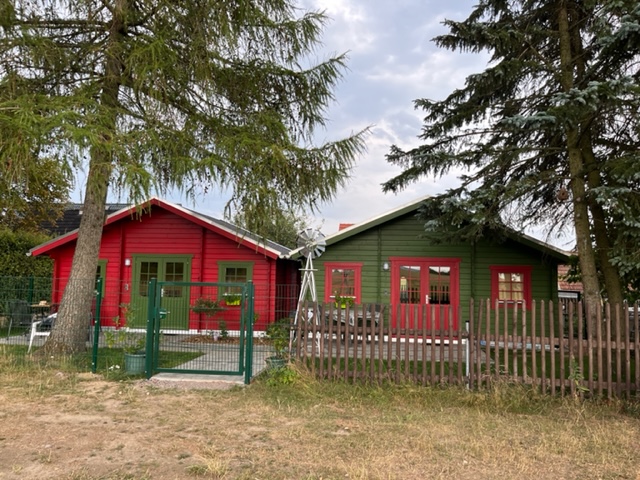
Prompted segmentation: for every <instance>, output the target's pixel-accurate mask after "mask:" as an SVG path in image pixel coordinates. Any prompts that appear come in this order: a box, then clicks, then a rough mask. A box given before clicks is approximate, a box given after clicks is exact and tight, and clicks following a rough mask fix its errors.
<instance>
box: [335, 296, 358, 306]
mask: <svg viewBox="0 0 640 480" xmlns="http://www.w3.org/2000/svg"><path fill="white" fill-rule="evenodd" d="M333 299H334V301H335V302H336V307H340V308H347V307H353V304H354V303H355V300H356V298H355V297H353V296H350V295H340V294H339V293H337V292H336V293H335V295H334V297H333Z"/></svg>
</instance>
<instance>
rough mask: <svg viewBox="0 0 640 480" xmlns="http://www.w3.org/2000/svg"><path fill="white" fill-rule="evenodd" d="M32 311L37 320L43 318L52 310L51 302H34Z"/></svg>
mask: <svg viewBox="0 0 640 480" xmlns="http://www.w3.org/2000/svg"><path fill="white" fill-rule="evenodd" d="M31 312H32V313H33V317H34V319H35V320H42V319H45V318H47V317H48V316H49V313H50V312H51V304H50V303H34V304H33V305H31Z"/></svg>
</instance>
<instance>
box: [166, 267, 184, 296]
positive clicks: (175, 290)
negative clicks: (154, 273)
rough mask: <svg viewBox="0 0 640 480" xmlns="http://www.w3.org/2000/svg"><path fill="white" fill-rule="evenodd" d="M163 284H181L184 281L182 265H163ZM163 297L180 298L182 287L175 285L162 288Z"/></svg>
mask: <svg viewBox="0 0 640 480" xmlns="http://www.w3.org/2000/svg"><path fill="white" fill-rule="evenodd" d="M164 268H165V274H164V280H165V282H183V281H184V263H182V262H167V263H166V264H165V267H164ZM164 296H165V297H182V287H180V286H177V285H166V286H165V287H164Z"/></svg>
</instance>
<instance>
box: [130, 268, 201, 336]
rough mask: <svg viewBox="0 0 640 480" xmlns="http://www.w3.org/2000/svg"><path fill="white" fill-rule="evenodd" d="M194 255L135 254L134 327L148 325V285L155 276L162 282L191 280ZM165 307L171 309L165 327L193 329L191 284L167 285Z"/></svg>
mask: <svg viewBox="0 0 640 480" xmlns="http://www.w3.org/2000/svg"><path fill="white" fill-rule="evenodd" d="M190 260H191V257H190V256H187V255H149V256H147V255H134V257H133V274H132V275H133V282H132V291H131V309H132V310H131V312H132V318H130V319H129V321H128V324H129V326H131V327H137V328H146V321H147V312H148V301H149V297H148V289H149V282H150V281H151V279H152V278H155V279H157V280H158V281H159V282H188V281H190V279H191V263H190ZM161 295H162V309H163V310H164V311H166V312H167V314H166V320H165V321H164V322H163V328H164V329H169V330H188V329H189V287H188V286H186V285H171V284H169V285H164V286H163V288H162V292H161Z"/></svg>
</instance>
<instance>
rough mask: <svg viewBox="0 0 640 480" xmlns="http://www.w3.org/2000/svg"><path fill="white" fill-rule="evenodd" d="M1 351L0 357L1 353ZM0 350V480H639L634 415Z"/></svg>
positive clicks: (532, 399)
mask: <svg viewBox="0 0 640 480" xmlns="http://www.w3.org/2000/svg"><path fill="white" fill-rule="evenodd" d="M0 353H1V352H0ZM11 362H12V361H11V360H10V359H8V358H7V356H1V355H0V402H1V404H2V409H1V410H0V478H7V479H12V478H16V479H31V478H33V479H36V478H37V479H47V478H51V479H53V478H55V479H63V480H97V479H105V480H107V479H109V480H125V479H127V480H147V479H174V478H175V479H183V478H194V479H196V478H209V479H246V480H249V479H270V480H271V479H273V480H278V479H309V480H311V479H317V480H319V479H338V478H340V479H345V478H348V479H351V480H353V479H413V478H415V479H423V478H456V479H459V478H463V479H464V478H473V479H476V478H483V479H491V478H501V479H503V478H554V479H557V478H564V479H573V478H575V479H578V478H579V479H583V478H627V479H638V478H640V476H639V475H640V463H639V461H638V460H636V459H637V458H638V457H637V452H638V450H639V449H640V420H639V418H640V414H639V412H640V408H637V405H636V404H631V403H598V402H590V403H580V404H576V403H574V402H573V401H570V400H564V401H562V400H552V399H549V398H543V397H540V396H538V395H535V394H533V393H532V392H531V391H529V390H527V389H524V388H520V387H513V386H510V385H508V384H498V385H496V386H495V388H494V389H493V390H492V391H491V392H485V393H469V392H467V391H464V390H458V389H446V390H444V389H443V390H440V389H433V388H418V387H412V386H404V387H369V386H354V385H345V384H339V383H337V384H336V383H319V382H316V381H315V380H313V379H311V378H309V377H308V376H306V375H305V374H304V372H299V374H298V376H297V378H296V381H295V382H294V383H293V384H290V385H278V386H272V385H269V384H268V383H267V382H264V381H260V382H257V383H256V384H254V385H252V386H251V387H249V388H237V389H232V390H229V391H219V390H197V391H196V390H194V391H184V390H175V389H159V388H155V387H153V386H151V385H149V384H148V383H146V382H127V381H121V382H111V381H105V380H104V379H103V378H101V377H99V376H93V375H89V374H82V373H77V372H73V371H67V370H65V369H64V365H62V364H58V365H55V366H53V367H52V366H42V365H40V366H33V367H29V366H28V365H26V366H16V365H15V364H12V363H11Z"/></svg>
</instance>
